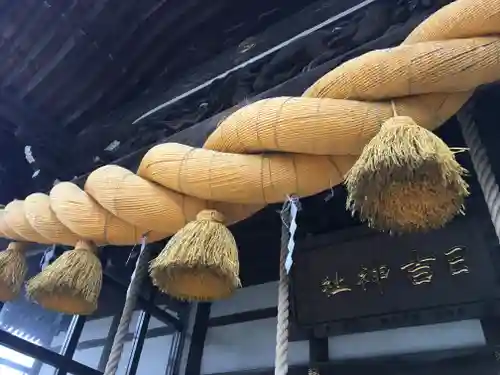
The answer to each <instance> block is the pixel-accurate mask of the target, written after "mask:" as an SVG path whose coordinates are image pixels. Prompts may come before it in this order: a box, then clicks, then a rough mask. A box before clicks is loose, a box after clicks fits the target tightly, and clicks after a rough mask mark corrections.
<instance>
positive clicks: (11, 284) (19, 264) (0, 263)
mask: <svg viewBox="0 0 500 375" xmlns="http://www.w3.org/2000/svg"><path fill="white" fill-rule="evenodd" d="M25 248H26V244H25V243H22V242H11V243H10V244H9V246H8V247H7V249H6V250H4V251H1V252H0V301H2V302H7V301H11V300H13V299H15V298H16V297H17V296H18V295H19V291H20V290H21V286H22V284H23V282H24V278H25V277H26V272H27V271H28V267H27V265H26V256H25V254H24V251H25Z"/></svg>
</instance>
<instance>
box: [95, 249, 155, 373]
mask: <svg viewBox="0 0 500 375" xmlns="http://www.w3.org/2000/svg"><path fill="white" fill-rule="evenodd" d="M148 262H149V250H148V248H147V246H146V245H145V241H143V244H142V246H141V252H140V254H139V257H138V258H137V262H136V265H135V269H134V272H133V273H132V277H131V279H130V285H129V287H128V289H127V296H126V299H125V305H124V307H123V312H122V316H121V318H120V324H119V325H118V330H117V332H116V335H115V338H114V340H113V346H112V347H111V354H110V355H109V359H108V363H107V364H106V369H105V370H104V375H115V374H116V372H117V370H118V364H119V363H120V358H121V356H122V353H123V346H124V344H125V337H126V335H127V333H128V329H129V326H130V321H131V320H132V315H133V313H134V308H135V305H136V302H137V298H138V296H139V294H140V288H141V285H142V281H143V280H144V279H146V277H147V274H148Z"/></svg>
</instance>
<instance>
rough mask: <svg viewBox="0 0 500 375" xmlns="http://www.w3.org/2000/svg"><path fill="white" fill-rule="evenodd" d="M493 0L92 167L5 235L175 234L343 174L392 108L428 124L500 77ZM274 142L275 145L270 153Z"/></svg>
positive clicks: (35, 197) (46, 238)
mask: <svg viewBox="0 0 500 375" xmlns="http://www.w3.org/2000/svg"><path fill="white" fill-rule="evenodd" d="M498 35H500V0H458V1H456V2H454V3H452V4H450V5H448V6H446V7H444V8H442V9H441V10H439V11H438V12H436V13H435V14H433V15H432V16H431V17H429V18H428V19H427V20H426V21H424V22H423V23H422V24H421V25H419V26H418V27H417V28H416V29H415V30H414V31H413V32H412V33H411V34H410V35H409V36H408V38H407V39H406V40H405V42H404V43H403V44H402V45H401V46H399V47H395V48H391V49H386V50H381V51H373V52H370V53H367V54H365V55H363V56H361V57H359V58H356V59H354V60H351V61H348V62H346V63H345V64H343V65H341V66H339V67H338V68H336V69H334V70H333V71H331V72H330V73H328V74H326V75H325V76H323V77H322V78H320V79H319V80H318V81H317V82H316V83H314V84H313V85H312V86H311V87H310V88H309V89H308V90H307V91H306V92H305V93H304V95H303V96H302V97H297V98H295V97H290V98H288V97H284V98H283V97H281V98H272V99H266V100H261V101H258V102H256V103H253V104H250V105H247V106H246V107H244V108H242V109H240V110H238V111H236V112H235V113H233V114H232V115H231V116H229V117H228V118H226V119H225V120H224V121H223V122H222V123H221V124H220V126H219V127H218V128H217V129H216V130H215V131H214V133H213V134H211V136H210V137H209V138H208V140H207V141H206V143H205V145H204V147H203V148H201V149H196V148H192V147H188V146H184V145H180V144H173V143H166V144H162V145H158V146H156V147H153V148H152V149H151V150H150V151H149V152H148V153H147V154H146V155H145V156H144V158H143V160H142V162H141V165H140V167H139V170H138V171H137V174H134V173H132V172H130V171H128V170H125V169H123V168H121V167H118V166H105V167H101V168H99V169H97V170H96V171H94V172H93V173H92V174H91V175H90V176H89V178H88V179H87V181H86V184H85V187H84V190H81V189H80V188H78V187H77V186H76V185H74V184H72V183H69V182H65V183H60V184H58V185H56V186H55V187H54V188H53V189H52V191H51V192H50V195H48V196H47V195H44V194H32V195H30V196H28V197H27V198H26V200H25V201H24V202H16V203H14V204H11V205H8V206H7V207H6V209H5V210H4V211H3V212H2V214H1V215H0V232H1V234H2V235H3V236H5V237H7V238H12V239H15V240H26V241H34V242H45V243H50V242H54V243H63V244H68V245H72V244H74V243H75V242H76V241H77V240H78V239H87V240H93V241H95V242H97V243H110V244H133V243H138V242H139V241H140V237H141V236H142V235H143V234H144V233H146V232H149V235H148V239H149V240H151V241H154V240H157V239H159V238H162V237H167V236H169V235H171V234H172V233H175V232H176V231H177V230H179V229H180V228H181V227H183V226H184V224H185V223H186V222H187V221H190V220H193V219H195V215H196V214H197V213H198V212H199V211H201V210H202V209H204V208H207V207H212V208H215V209H217V210H218V211H220V212H221V213H222V214H224V216H225V217H226V218H227V219H228V221H229V222H230V223H231V222H236V221H238V220H242V219H244V218H246V217H248V216H250V215H252V214H253V213H254V212H256V211H257V210H258V209H260V208H261V207H263V206H265V205H266V204H268V203H273V202H279V201H283V200H285V197H286V195H291V194H295V195H298V196H308V195H313V194H316V193H318V192H320V191H322V190H325V189H327V188H329V187H330V186H333V185H337V184H339V183H341V182H342V180H343V178H344V175H345V173H346V172H347V171H348V170H349V169H350V167H351V166H352V165H353V163H354V162H355V160H356V158H357V156H358V155H359V154H360V152H361V150H362V149H363V147H364V145H365V144H366V143H367V142H368V141H369V140H370V139H371V138H372V137H373V136H374V135H375V134H376V133H377V132H378V130H379V128H380V125H381V124H382V123H383V122H384V121H385V120H387V119H388V118H390V117H391V116H392V110H391V105H390V99H394V102H395V104H396V107H397V112H398V114H399V115H404V116H410V117H412V118H413V119H414V120H415V121H416V122H417V123H418V124H419V125H421V126H423V127H425V128H427V129H431V130H433V129H436V128H437V127H438V126H440V125H441V124H442V123H443V122H444V121H446V120H447V119H448V118H450V117H451V116H452V115H454V114H455V113H456V112H457V111H458V109H459V108H460V107H461V106H462V105H463V104H464V103H465V102H466V101H467V99H468V98H469V97H470V96H471V94H472V92H473V90H474V88H475V87H477V86H479V85H482V84H486V83H490V82H493V81H496V80H498V79H500V38H499V37H498ZM274 151H277V152H279V153H277V152H274Z"/></svg>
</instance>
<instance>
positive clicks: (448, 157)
mask: <svg viewBox="0 0 500 375" xmlns="http://www.w3.org/2000/svg"><path fill="white" fill-rule="evenodd" d="M393 110H394V115H395V116H394V117H392V118H390V119H389V120H387V121H386V122H385V123H384V124H383V125H382V128H381V129H380V132H379V133H378V134H377V135H376V136H375V137H374V138H373V139H372V140H371V141H370V142H369V143H368V144H367V145H366V146H365V148H364V149H363V152H362V154H361V156H360V158H359V159H358V160H357V162H356V163H355V164H354V166H353V167H352V168H351V170H350V171H349V173H348V174H347V176H346V181H345V184H346V187H347V190H348V201H347V208H348V209H349V210H351V211H352V212H353V214H354V213H355V212H358V213H359V216H360V219H361V220H362V221H367V222H368V224H369V225H370V226H371V227H374V228H376V229H380V230H388V231H392V232H415V231H425V230H431V229H437V228H440V227H442V226H443V225H445V224H446V223H447V222H449V221H450V220H451V219H452V218H453V217H455V216H456V215H457V214H460V213H463V203H464V199H465V197H466V196H467V195H468V194H469V192H468V185H467V183H466V182H465V181H464V179H463V176H464V175H465V174H466V173H467V171H466V170H465V169H464V168H462V166H461V165H460V164H459V163H458V162H457V161H456V159H455V151H453V150H451V149H450V148H449V147H448V146H447V145H446V144H445V143H444V142H443V141H442V140H441V139H440V138H439V137H437V136H436V135H435V134H434V133H432V132H431V131H429V130H427V129H424V128H423V127H421V126H419V125H417V124H416V123H415V122H414V121H413V120H412V119H411V118H410V117H406V116H397V114H396V110H395V107H394V103H393Z"/></svg>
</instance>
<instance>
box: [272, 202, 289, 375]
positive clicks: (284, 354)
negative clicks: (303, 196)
mask: <svg viewBox="0 0 500 375" xmlns="http://www.w3.org/2000/svg"><path fill="white" fill-rule="evenodd" d="M289 216H290V204H289V202H285V204H284V206H283V211H282V220H283V224H282V226H281V250H280V280H279V285H278V315H277V326H276V357H275V360H274V374H275V375H286V374H287V373H288V315H289V302H288V297H289V296H288V294H289V291H288V274H287V273H286V269H285V261H286V257H287V254H288V241H289V240H290V232H289V230H288V226H287V223H288V222H289V220H290V218H289Z"/></svg>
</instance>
